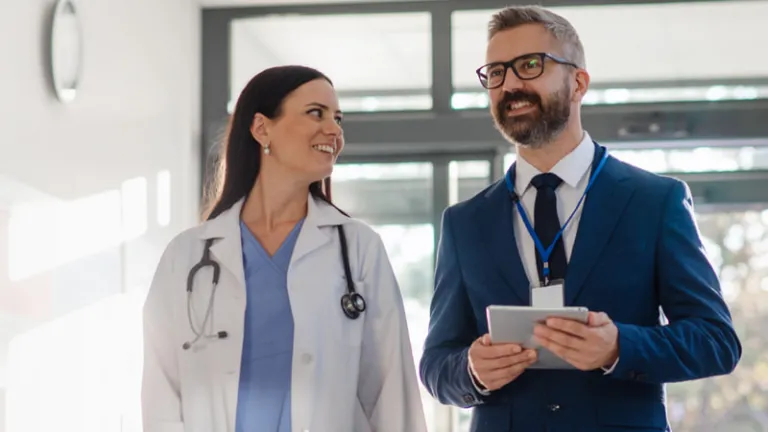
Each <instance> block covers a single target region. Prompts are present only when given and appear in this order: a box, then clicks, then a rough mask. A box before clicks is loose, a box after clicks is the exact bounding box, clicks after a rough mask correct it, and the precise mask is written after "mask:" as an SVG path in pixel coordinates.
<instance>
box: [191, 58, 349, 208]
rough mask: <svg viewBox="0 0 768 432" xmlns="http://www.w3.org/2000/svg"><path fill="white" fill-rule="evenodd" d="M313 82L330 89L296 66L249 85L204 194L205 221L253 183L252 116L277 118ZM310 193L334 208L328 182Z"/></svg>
mask: <svg viewBox="0 0 768 432" xmlns="http://www.w3.org/2000/svg"><path fill="white" fill-rule="evenodd" d="M316 79H324V80H326V81H328V83H330V84H331V85H333V83H332V82H331V80H330V79H329V78H328V77H327V76H325V75H324V74H323V73H322V72H320V71H317V70H315V69H312V68H309V67H305V66H295V65H289V66H278V67H273V68H269V69H266V70H264V71H262V72H260V73H259V74H257V75H256V76H254V77H253V78H252V79H251V81H250V82H248V84H247V85H246V86H245V88H244V89H243V91H242V92H241V93H240V96H239V98H238V99H237V105H236V106H235V112H234V113H233V114H232V116H231V117H230V119H229V124H228V126H227V133H226V135H225V137H224V140H223V145H222V148H221V154H220V155H219V160H218V161H217V163H216V165H217V166H216V168H215V172H214V173H213V175H212V181H211V182H210V183H209V187H207V188H206V191H205V196H204V200H205V209H206V210H205V211H204V213H203V219H204V220H211V219H213V218H215V217H217V216H218V215H220V214H221V213H222V212H224V211H226V210H227V209H229V208H230V207H232V206H233V205H234V204H235V203H237V202H238V201H240V200H241V199H242V198H244V197H246V196H247V195H248V194H249V193H250V191H251V188H252V187H253V185H254V184H255V183H256V178H257V177H258V176H259V169H260V167H261V155H262V147H261V144H259V143H258V142H257V141H256V140H255V139H254V138H253V135H251V125H252V123H253V118H254V116H255V115H256V114H257V113H261V114H263V115H264V116H266V117H267V118H270V119H274V118H277V117H280V115H281V114H282V106H283V101H284V100H285V98H286V96H288V95H289V94H291V92H293V91H294V90H296V89H297V88H299V87H301V86H302V85H304V84H306V83H308V82H310V81H313V80H316ZM324 189H325V190H324ZM309 191H310V193H311V194H312V196H314V197H315V198H319V199H321V200H323V201H325V202H327V203H328V204H331V205H333V203H332V202H331V199H330V179H329V178H326V179H325V181H322V182H321V181H316V182H314V183H312V184H310V185H309ZM326 193H327V194H328V195H326ZM334 207H336V206H334ZM339 211H341V210H339ZM342 213H344V212H342ZM345 214H346V213H345Z"/></svg>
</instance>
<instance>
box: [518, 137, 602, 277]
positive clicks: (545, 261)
mask: <svg viewBox="0 0 768 432" xmlns="http://www.w3.org/2000/svg"><path fill="white" fill-rule="evenodd" d="M607 159H608V151H607V150H606V151H604V152H603V157H602V158H601V159H600V163H599V164H598V165H597V168H596V169H595V172H594V173H593V174H592V176H591V177H590V178H589V183H587V187H586V189H584V193H583V194H582V195H581V198H579V202H578V203H576V208H574V209H573V212H572V213H571V215H570V216H569V217H568V219H566V221H565V223H564V224H563V226H562V227H560V231H558V232H557V234H555V238H554V240H552V244H551V245H549V247H548V248H546V249H544V245H543V244H542V243H541V240H540V239H539V236H538V235H536V231H535V230H534V229H533V226H532V225H531V221H530V220H529V219H528V215H527V214H526V213H525V209H524V208H523V205H522V204H520V199H521V197H519V196H518V195H517V194H516V193H515V187H514V184H513V183H512V175H511V171H512V170H511V169H510V170H507V175H506V176H504V180H505V181H506V183H507V190H508V191H509V194H510V195H511V196H512V198H513V199H514V201H515V205H516V206H517V211H518V212H520V217H521V218H522V219H523V223H524V224H525V228H527V229H528V233H529V234H530V235H531V238H532V239H533V243H534V244H535V245H536V249H537V250H538V251H539V256H541V262H542V267H543V269H542V270H543V273H544V281H545V284H546V283H548V282H549V257H550V255H552V251H553V250H554V249H555V245H556V244H557V241H558V240H559V239H560V237H561V236H562V235H563V231H565V228H566V227H567V226H568V224H569V223H570V222H571V219H573V216H574V215H575V214H576V212H577V211H578V210H579V207H581V203H582V202H583V201H584V198H586V196H587V192H589V189H590V188H591V187H592V185H593V184H594V183H595V179H596V178H597V175H598V174H600V171H601V170H602V169H603V165H605V161H606V160H607Z"/></svg>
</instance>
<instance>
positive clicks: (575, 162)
mask: <svg viewBox="0 0 768 432" xmlns="http://www.w3.org/2000/svg"><path fill="white" fill-rule="evenodd" d="M594 153H595V146H594V143H593V142H592V138H591V137H590V136H589V134H588V133H587V132H586V131H584V136H583V138H582V139H581V142H580V143H579V145H578V146H576V148H575V149H574V150H573V151H572V152H570V153H568V154H567V155H566V156H565V157H564V158H562V159H560V161H559V162H558V163H557V164H556V165H555V166H554V167H552V170H551V171H550V172H551V173H553V174H557V176H558V177H560V178H561V179H562V180H563V182H564V183H566V184H567V185H568V186H570V187H576V185H577V184H578V183H579V181H580V180H581V179H582V177H584V174H586V172H587V171H588V170H589V168H590V166H591V165H592V160H593V158H594ZM516 164H517V165H516V167H515V190H517V191H522V193H525V191H526V190H527V189H528V186H530V184H531V180H532V179H533V178H534V177H535V176H537V175H539V174H541V171H539V170H538V169H536V168H535V167H534V166H533V165H531V164H529V163H528V162H527V161H526V160H525V159H523V158H521V157H518V158H517V161H516Z"/></svg>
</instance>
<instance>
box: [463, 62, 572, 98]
mask: <svg viewBox="0 0 768 432" xmlns="http://www.w3.org/2000/svg"><path fill="white" fill-rule="evenodd" d="M546 59H550V60H552V61H554V62H555V63H560V64H563V65H566V66H573V67H575V68H578V66H576V64H574V63H572V62H569V61H568V60H566V59H564V58H561V57H557V56H554V55H552V54H549V53H531V54H524V55H521V56H519V57H515V58H513V59H512V60H510V61H507V62H494V63H488V64H487V65H485V66H481V67H480V68H478V69H477V70H476V71H475V72H476V73H477V77H478V78H480V84H482V85H483V87H485V88H487V89H489V90H490V89H495V88H498V87H501V85H502V84H504V78H506V76H507V68H512V72H514V73H515V75H516V76H517V77H518V78H520V79H521V80H532V79H536V78H538V77H540V76H541V75H542V74H543V73H544V64H545V63H546Z"/></svg>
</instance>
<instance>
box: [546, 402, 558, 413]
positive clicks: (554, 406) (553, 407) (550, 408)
mask: <svg viewBox="0 0 768 432" xmlns="http://www.w3.org/2000/svg"><path fill="white" fill-rule="evenodd" d="M547 408H549V410H550V411H552V412H556V411H560V405H558V404H551V405H549V406H548V407H547Z"/></svg>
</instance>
